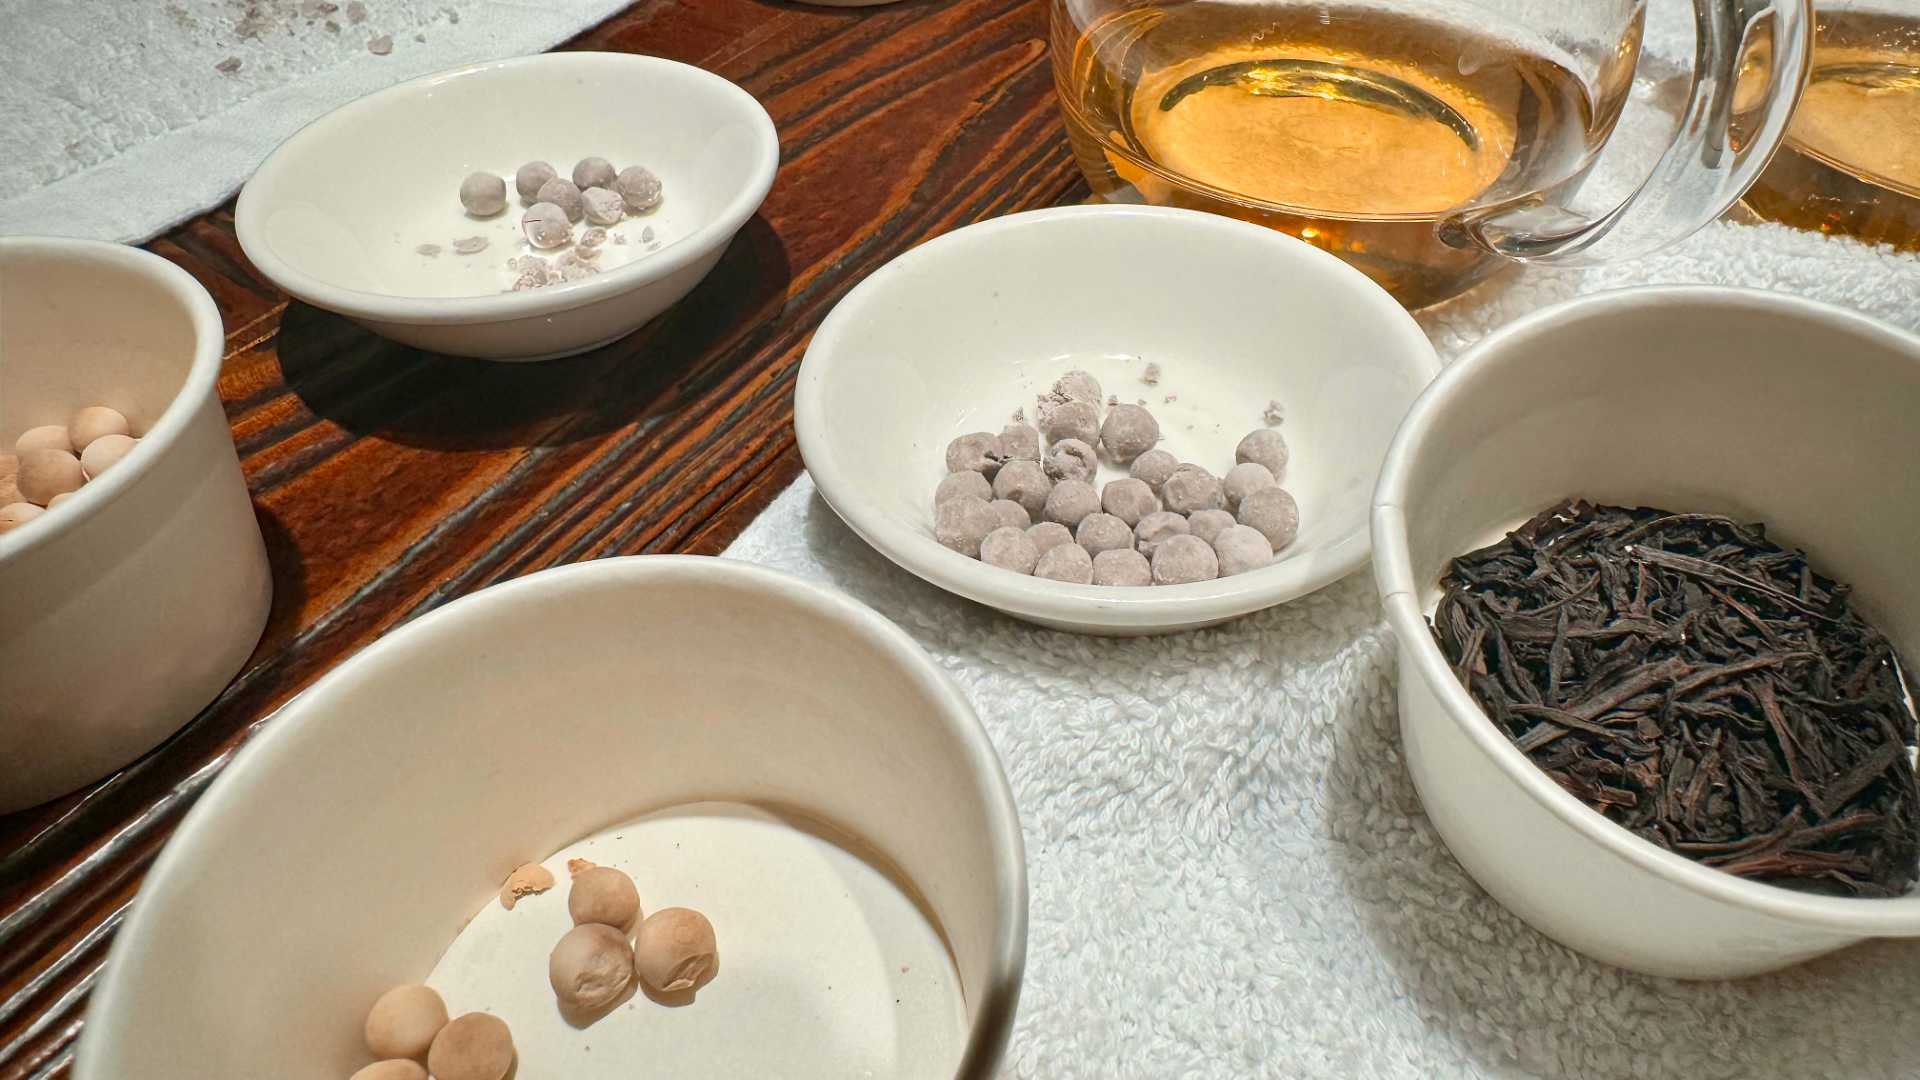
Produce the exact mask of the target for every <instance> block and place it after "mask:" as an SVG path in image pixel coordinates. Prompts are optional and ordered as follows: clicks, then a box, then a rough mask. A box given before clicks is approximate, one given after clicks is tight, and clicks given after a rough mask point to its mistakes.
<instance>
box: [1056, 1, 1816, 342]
mask: <svg viewBox="0 0 1920 1080" xmlns="http://www.w3.org/2000/svg"><path fill="white" fill-rule="evenodd" d="M1662 2H1664V3H1669V4H1672V3H1676V2H1677V0H1662ZM1051 4H1052V37H1053V41H1052V54H1053V64H1054V77H1055V82H1056V85H1057V87H1058V89H1059V93H1060V100H1061V107H1062V110H1063V111H1064V113H1065V116H1066V125H1067V132H1068V135H1069V137H1070V138H1071V140H1072V142H1073V147H1074V153H1075V155H1076V156H1077V158H1078V160H1079V164H1080V168H1081V171H1082V172H1084V173H1085V174H1086V176H1087V179H1088V182H1089V183H1090V184H1091V185H1092V187H1093V190H1094V192H1095V194H1096V195H1099V196H1101V197H1103V198H1106V199H1109V200H1112V201H1145V202H1149V203H1156V204H1163V205H1173V206H1186V207H1191V208H1195V209H1201V210H1208V211H1212V212H1215V213H1222V214H1228V215H1231V216H1233V217H1238V218H1244V219H1247V220H1250V221H1256V222H1260V223H1262V224H1266V225H1270V226H1273V227H1275V228H1279V229H1282V230H1285V231H1287V232H1289V233H1292V234H1294V235H1295V236H1298V237H1300V238H1301V239H1303V240H1306V241H1308V242H1310V243H1313V244H1316V245H1318V246H1320V247H1322V248H1324V249H1326V250H1327V251H1331V252H1333V253H1334V254H1336V255H1338V256H1340V257H1341V258H1343V259H1345V260H1347V261H1348V262H1350V263H1352V264H1353V265H1354V266H1357V267H1359V268H1360V269H1361V270H1363V271H1365V272H1366V273H1367V274H1368V275H1369V276H1371V277H1372V278H1374V280H1376V281H1378V282H1380V283H1381V284H1382V285H1383V286H1385V287H1386V288H1387V290H1388V291H1389V292H1391V293H1393V294H1394V296H1395V297H1396V298H1398V299H1399V300H1400V301H1401V302H1402V303H1403V304H1406V305H1407V306H1408V307H1416V308H1417V307H1421V306H1424V305H1427V304H1430V303H1433V302H1435V301H1439V300H1443V299H1445V298H1447V297H1449V296H1453V295H1455V294H1457V293H1459V292H1461V291H1463V290H1465V289H1466V288H1468V287H1469V286H1471V285H1473V284H1474V283H1475V282H1477V281H1479V280H1481V279H1482V278H1484V277H1485V276H1487V274H1489V273H1491V272H1492V271H1493V270H1494V269H1496V268H1497V267H1499V266H1500V265H1502V264H1503V263H1504V262H1505V261H1506V260H1519V261H1526V262H1543V263H1562V264H1566V263H1591V262H1597V261H1604V260H1607V259H1612V258H1621V257H1627V256H1631V255H1635V254H1642V253H1645V252H1647V251H1650V250H1652V249H1654V248H1657V247H1659V246H1661V245H1663V244H1666V243H1669V242H1672V241H1675V240H1678V239H1680V238H1681V237H1684V236H1686V235H1687V234H1689V233H1691V232H1692V231H1694V230H1695V229H1697V228H1699V227H1700V226H1701V225H1704V224H1705V223H1707V222H1709V221H1711V220H1713V219H1714V218H1715V217H1717V216H1719V215H1720V214H1721V213H1722V212H1724V211H1725V210H1726V209H1727V208H1728V207H1729V206H1731V205H1732V204H1733V203H1734V201H1735V200H1736V199H1738V198H1739V197H1740V195H1741V193H1742V192H1743V191H1745V190H1746V187H1747V185H1748V184H1749V183H1750V182H1751V181H1752V180H1753V178H1754V176H1755V175H1756V174H1757V173H1758V172H1759V171H1760V169H1761V167H1762V166H1763V165H1765V164H1766V161H1767V158H1768V156H1769V155H1770V154H1771V153H1772V152H1773V149H1774V147H1775V146H1777V145H1778V144H1779V142H1780V139H1781V134H1782V132H1783V131H1784V130H1785V128H1786V126H1787V121H1788V118H1789V115H1790V114H1791V113H1792V111H1793V106H1794V102H1795V99H1796V98H1797V97H1798V95H1799V92H1800V88H1801V86H1802V84H1803V83H1804V81H1805V78H1806V72H1807V62H1808V55H1809V51H1810V33H1811V28H1812V13H1811V11H1810V10H1809V7H1810V4H1809V2H1808V0H1694V5H1693V7H1694V15H1695V20H1694V26H1693V35H1694V40H1693V42H1692V47H1691V48H1690V49H1688V50H1686V52H1687V54H1688V55H1691V56H1692V57H1693V58H1694V66H1693V70H1692V72H1691V77H1690V80H1689V79H1688V78H1687V77H1686V75H1687V73H1686V72H1684V71H1681V72H1679V73H1678V74H1679V76H1680V77H1679V78H1677V79H1676V80H1674V81H1675V82H1676V83H1677V87H1678V88H1677V90H1676V92H1675V93H1674V94H1673V95H1672V97H1673V99H1674V100H1672V101H1671V102H1670V103H1666V104H1665V105H1660V106H1656V107H1655V108H1654V115H1655V116H1656V117H1661V116H1664V118H1665V119H1667V120H1668V121H1669V122H1670V123H1671V125H1672V129H1673V133H1672V135H1671V138H1670V141H1668V142H1667V143H1666V145H1665V151H1664V153H1663V154H1662V153H1660V152H1659V148H1658V147H1657V146H1655V147H1653V153H1652V154H1649V155H1646V156H1647V158H1648V159H1649V160H1650V159H1651V158H1653V157H1656V156H1657V158H1658V160H1657V163H1656V164H1652V165H1651V167H1650V171H1648V169H1646V168H1642V169H1639V170H1637V172H1638V175H1640V176H1644V177H1645V179H1644V182H1642V183H1640V184H1639V185H1638V186H1637V188H1635V189H1634V190H1632V191H1631V193H1630V194H1627V195H1625V197H1624V198H1623V199H1619V200H1613V201H1611V205H1607V206H1603V207H1598V208H1594V207H1587V206H1583V205H1580V203H1579V202H1578V201H1577V199H1578V196H1579V192H1580V189H1581V186H1582V184H1583V182H1585V181H1586V180H1587V178H1588V176H1589V174H1590V173H1591V172H1592V171H1593V170H1594V168H1595V165H1596V162H1598V161H1600V159H1601V158H1602V157H1603V156H1606V155H1603V153H1602V151H1603V150H1605V151H1607V152H1608V154H1615V155H1616V156H1624V155H1626V154H1627V153H1628V151H1625V150H1621V151H1618V153H1617V154H1616V152H1615V151H1614V150H1613V149H1612V148H1611V146H1610V143H1625V142H1626V141H1627V140H1624V139H1613V138H1612V137H1613V136H1614V133H1615V126H1616V121H1617V120H1618V119H1619V118H1620V116H1621V112H1622V109H1623V107H1625V106H1626V105H1627V102H1628V98H1629V96H1630V91H1631V90H1632V89H1633V86H1634V81H1635V73H1636V69H1637V68H1638V67H1639V65H1640V63H1641V45H1642V36H1643V32H1644V30H1645V27H1646V18H1647V11H1646V4H1645V0H1557V2H1556V0H1347V2H1344V3H1337V4H1336V3H1300V2H1295V0H1051ZM1668 14H1671V12H1668ZM1660 134H1661V135H1663V136H1664V135H1665V132H1661V133H1660ZM1640 141H1641V142H1645V139H1644V136H1643V137H1642V139H1641V140H1640Z"/></svg>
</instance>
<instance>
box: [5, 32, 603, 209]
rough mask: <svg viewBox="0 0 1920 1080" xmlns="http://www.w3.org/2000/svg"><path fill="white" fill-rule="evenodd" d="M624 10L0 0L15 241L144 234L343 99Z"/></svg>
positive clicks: (224, 192)
mask: <svg viewBox="0 0 1920 1080" xmlns="http://www.w3.org/2000/svg"><path fill="white" fill-rule="evenodd" d="M626 3H627V0H526V2H520V3H509V2H503V0H361V3H360V4H358V5H353V4H350V2H349V0H0V235H7V234H20V233H30V234H36V235H43V236H81V237H88V238H90V239H95V240H120V241H127V242H138V241H141V240H145V239H147V238H148V237H151V236H153V235H154V234H155V233H158V232H161V231H162V230H164V229H166V228H168V227H170V226H172V225H175V224H177V223H179V222H180V221H182V220H185V219H186V218H189V217H192V216H193V215H194V214H197V213H200V212H201V211H203V210H206V209H208V208H209V207H213V206H217V205H219V204H220V203H221V202H222V201H224V200H225V199H226V198H227V197H228V196H230V195H232V194H233V193H234V192H235V191H237V190H239V187H240V185H241V183H242V182H243V181H245V180H246V178H247V177H248V176H249V175H251V174H252V172H253V170H254V168H255V167H256V166H257V165H259V164H260V162H261V160H262V159H263V158H265V157H266V156H267V154H268V153H269V152H270V151H271V150H272V149H273V148H274V147H275V146H277V145H279V144H280V142H281V141H282V140H283V139H285V138H286V137H287V136H289V135H291V134H293V133H294V132H295V131H297V130H299V129H300V128H301V127H302V126H304V125H305V124H307V123H308V122H310V121H312V120H315V119H317V118H319V117H320V116H323V115H325V114H326V113H327V112H329V111H331V110H332V109H334V108H335V107H337V106H339V105H343V104H345V103H346V102H349V101H352V100H353V99H354V98H357V97H360V96H361V95H363V94H368V93H371V92H373V91H375V90H379V89H381V88H383V87H387V86H391V85H393V84H394V83H397V82H402V81H405V80H407V79H411V78H413V77H415V76H418V75H425V74H428V73H429V72H434V71H439V70H442V69H445V68H451V67H458V66H459V65H461V64H467V63H473V62H475V61H480V60H492V59H497V58H500V57H504V56H515V55H520V54H523V53H533V52H540V51H542V50H544V49H547V48H551V47H552V46H553V45H555V44H558V43H559V42H562V41H565V40H566V39H567V38H569V37H572V36H573V35H574V34H576V33H578V32H579V31H581V30H583V29H586V28H587V27H590V26H593V25H595V24H596V23H598V22H600V21H601V20H603V19H605V18H606V17H607V16H608V15H610V14H612V13H613V12H615V11H618V10H620V9H621V8H623V7H625V6H626ZM327 7H333V8H334V10H333V11H331V12H328V11H326V10H325V9H326V8H327ZM359 8H364V15H363V16H362V17H361V18H360V19H359V21H355V18H354V16H356V15H360V11H359V10H358V9H359ZM329 21H331V22H332V23H334V24H335V25H336V26H337V27H338V29H333V30H330V29H328V27H327V23H328V22H329ZM382 36H385V37H389V38H391V39H392V51H391V52H390V53H389V54H388V55H385V56H378V55H375V54H374V53H373V52H372V51H370V50H369V48H368V44H369V42H371V41H373V39H375V38H378V37H382ZM230 58H231V59H232V60H238V61H239V67H238V69H237V70H235V71H232V72H231V73H228V72H222V71H220V70H219V67H218V66H219V65H220V64H222V63H223V62H228V61H229V60H230Z"/></svg>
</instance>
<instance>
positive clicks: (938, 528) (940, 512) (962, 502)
mask: <svg viewBox="0 0 1920 1080" xmlns="http://www.w3.org/2000/svg"><path fill="white" fill-rule="evenodd" d="M999 527H1000V519H999V517H997V516H996V515H995V514H994V512H993V508H992V507H990V506H988V505H987V500H985V499H979V498H971V497H969V498H962V499H949V500H948V501H946V502H943V503H941V504H940V505H938V506H936V507H934V508H933V538H934V539H935V540H938V541H940V545H941V546H942V547H945V548H950V549H952V550H954V551H957V552H959V553H960V554H962V555H965V556H966V557H967V558H969V559H977V558H979V557H980V541H982V540H985V539H986V538H987V534H988V533H990V532H992V531H993V530H995V529H997V528H999Z"/></svg>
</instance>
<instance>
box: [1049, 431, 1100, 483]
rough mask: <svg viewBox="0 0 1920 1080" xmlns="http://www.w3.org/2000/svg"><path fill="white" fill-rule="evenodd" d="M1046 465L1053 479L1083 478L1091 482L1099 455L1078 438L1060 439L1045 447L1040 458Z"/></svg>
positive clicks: (1097, 465)
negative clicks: (1045, 452) (1045, 449)
mask: <svg viewBox="0 0 1920 1080" xmlns="http://www.w3.org/2000/svg"><path fill="white" fill-rule="evenodd" d="M1042 463H1043V464H1045V465H1046V467H1047V475H1048V476H1050V477H1052V478H1053V479H1055V480H1085V481H1086V482H1088V483H1092V482H1093V474H1094V473H1095V472H1098V471H1099V469H1100V458H1099V455H1097V454H1095V453H1094V452H1093V447H1092V446H1091V445H1089V444H1087V443H1084V442H1081V441H1080V440H1079V439H1061V440H1060V441H1059V442H1057V443H1054V444H1053V445H1052V446H1049V447H1047V455H1046V457H1045V458H1043V459H1042Z"/></svg>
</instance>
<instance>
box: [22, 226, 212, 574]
mask: <svg viewBox="0 0 1920 1080" xmlns="http://www.w3.org/2000/svg"><path fill="white" fill-rule="evenodd" d="M42 256H55V257H61V256H66V257H77V258H79V259H81V260H84V261H87V262H92V263H95V264H98V265H104V266H108V267H112V268H114V269H118V270H125V271H128V272H130V273H134V274H138V275H140V276H143V277H146V278H148V279H150V280H152V281H153V282H154V283H155V284H157V285H159V286H160V287H161V288H162V289H164V290H165V291H166V292H167V293H168V294H169V295H170V296H171V297H172V298H173V299H174V300H175V301H176V302H178V304H179V305H180V307H181V309H182V310H183V311H184V312H185V313H186V316H187V320H188V322H189V324H190V325H191V326H192V328H193V360H192V362H191V363H190V364H189V365H188V367H187V374H186V378H185V379H183V380H181V383H180V388H179V389H178V390H176V391H174V395H173V398H172V399H171V400H169V401H168V402H167V406H166V408H164V409H162V410H161V411H160V416H159V418H158V419H156V420H155V421H154V422H153V423H152V424H151V425H149V426H148V428H147V430H146V433H145V434H143V435H141V436H140V437H139V439H138V441H136V442H135V443H134V446H133V449H132V450H129V451H128V452H127V456H126V457H124V458H122V459H120V463H119V464H118V465H117V466H115V467H114V468H113V469H111V470H110V471H108V472H107V473H105V474H104V475H102V476H101V477H100V478H99V479H98V480H89V481H87V482H86V483H84V484H82V485H80V488H79V490H77V491H75V492H74V493H73V498H72V500H71V501H70V502H68V503H64V504H62V506H63V509H62V510H61V511H60V512H59V513H57V514H55V513H48V514H46V515H44V516H43V517H40V518H36V519H34V522H33V523H32V526H33V527H31V528H19V529H14V530H12V531H11V532H7V533H0V563H5V562H7V561H8V560H11V559H15V558H19V557H22V556H24V555H26V554H27V553H28V552H30V551H34V550H36V549H38V548H41V547H44V546H46V545H48V544H52V543H54V542H55V541H56V539H57V538H58V537H61V536H64V535H66V533H68V532H69V531H71V530H73V529H76V528H79V527H81V526H82V525H83V524H84V523H85V522H86V521H87V519H89V518H91V517H93V515H94V514H95V513H96V512H97V511H99V510H100V509H102V508H103V507H105V506H106V505H107V504H108V503H109V502H111V501H113V500H115V499H117V498H119V497H120V496H121V494H122V493H124V492H126V491H127V490H129V489H130V488H132V487H133V486H134V485H135V484H138V483H140V481H141V479H142V478H143V477H145V476H146V475H147V474H149V473H151V472H153V470H154V469H155V468H156V467H157V464H158V462H159V460H160V458H161V456H162V455H164V454H166V453H168V452H169V451H170V450H171V449H172V448H173V447H174V446H175V445H176V444H178V443H179V442H180V439H181V437H182V435H183V434H184V433H185V432H186V429H187V426H188V425H189V424H191V423H192V422H193V419H194V414H195V413H197V412H198V411H199V410H200V409H201V408H202V407H203V406H204V405H206V404H207V403H209V402H213V403H216V404H217V403H218V401H219V393H218V392H217V390H216V389H215V384H216V382H217V381H218V380H219V378H220V367H221V364H222V362H223V361H224V359H225V354H226V341H227V332H226V327H225V325H224V323H223V322H222V321H221V318H220V309H219V307H218V306H217V305H215V304H214V302H213V295H212V294H211V293H209V292H207V289H206V286H204V285H202V284H200V282H198V281H196V280H194V277H193V275H192V274H189V273H187V272H186V271H185V270H183V269H181V268H180V267H178V266H176V265H174V264H173V263H172V262H169V261H168V260H166V259H163V258H161V257H160V256H158V255H155V254H154V253H152V252H150V251H146V250H143V249H141V248H137V247H130V246H128V245H126V244H114V243H108V242H106V241H103V240H79V239H74V238H70V237H61V236H0V268H4V266H5V265H6V263H7V262H8V261H10V260H12V259H20V260H23V261H30V260H32V259H34V258H36V257H42ZM75 407H76V408H78V407H79V406H75ZM9 452H11V450H9Z"/></svg>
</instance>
